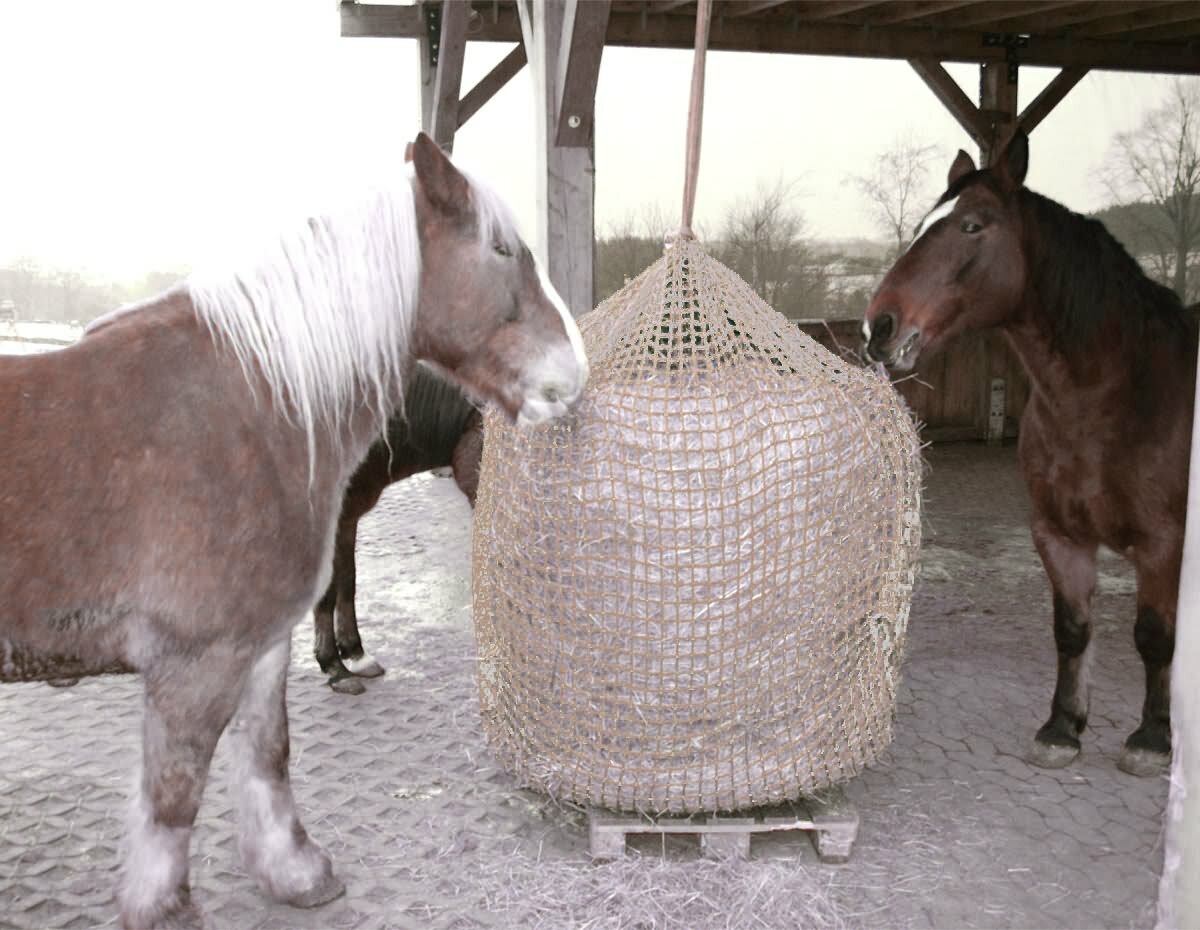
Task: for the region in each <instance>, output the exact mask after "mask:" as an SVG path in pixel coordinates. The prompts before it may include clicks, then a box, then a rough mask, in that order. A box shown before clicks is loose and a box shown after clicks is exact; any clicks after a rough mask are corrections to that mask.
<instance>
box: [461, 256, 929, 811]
mask: <svg viewBox="0 0 1200 930" xmlns="http://www.w3.org/2000/svg"><path fill="white" fill-rule="evenodd" d="M579 322H580V329H581V331H582V332H583V336H584V342H585V345H586V347H587V350H588V356H589V359H590V360H591V364H592V375H591V379H590V380H589V383H588V390H587V391H586V393H585V396H584V397H583V399H582V400H581V401H580V402H579V404H578V405H577V407H576V408H575V410H574V412H573V414H572V415H571V416H569V417H567V418H566V419H564V420H561V421H558V422H556V423H553V424H548V425H544V426H540V427H537V428H520V427H514V426H511V425H510V424H509V423H508V422H507V421H506V420H504V418H503V417H502V416H501V415H499V414H489V415H488V416H487V418H486V442H485V446H484V453H483V463H482V473H481V479H480V483H479V496H478V500H477V505H476V511H475V529H474V547H473V549H474V617H475V627H476V636H477V642H478V649H479V686H480V699H481V700H480V704H481V710H482V715H483V722H484V728H485V731H486V733H487V736H488V739H489V742H490V744H491V746H492V748H493V750H494V751H495V753H496V755H497V756H498V758H499V760H500V761H501V763H502V764H503V765H504V766H505V767H506V768H508V769H509V770H510V771H512V772H513V773H515V774H516V775H517V776H518V777H519V778H520V779H522V781H523V782H524V783H526V784H528V785H530V786H532V787H535V788H538V789H541V790H543V791H546V792H548V793H550V794H551V795H554V796H557V797H559V798H563V799H565V800H570V801H574V802H577V803H580V804H587V805H597V806H602V807H608V808H614V809H619V810H640V811H646V812H659V813H662V812H672V813H680V812H699V811H719V810H736V809H739V808H744V807H750V806H755V805H759V804H764V803H774V802H777V801H783V800H789V799H793V798H796V797H799V796H801V795H805V794H810V793H812V792H814V791H816V790H819V789H821V788H823V787H827V786H829V785H831V784H834V783H837V782H840V781H843V780H845V779H847V778H849V777H851V776H853V775H854V774H856V773H857V772H858V771H859V770H861V769H862V767H863V766H864V765H867V764H869V763H870V762H871V761H872V760H874V759H875V758H876V757H877V756H878V754H879V753H880V752H881V751H882V750H883V749H884V748H885V747H886V746H887V744H888V743H889V742H890V740H891V722H892V716H893V712H894V707H895V698H896V688H897V685H898V678H899V668H900V662H901V658H902V653H903V646H904V640H905V632H906V626H907V621H908V610H909V603H910V597H911V590H912V583H913V573H914V567H915V566H914V559H915V555H916V551H917V548H918V546H919V542H920V539H919V536H920V515H919V507H920V458H919V443H918V440H917V435H916V431H915V429H914V426H913V423H912V421H911V418H910V416H909V415H908V412H907V410H906V409H905V408H904V406H903V403H902V402H901V400H900V399H899V397H898V395H897V394H896V393H895V391H894V390H893V389H892V387H891V386H890V385H889V384H888V383H887V381H886V380H885V379H884V378H882V377H881V376H879V375H877V374H876V373H874V372H872V371H870V370H867V369H863V368H860V367H857V366H854V365H851V364H848V363H847V362H845V361H843V360H841V359H839V358H838V357H836V356H835V355H833V354H832V353H830V352H828V351H827V350H825V349H824V348H822V347H821V346H819V345H818V344H817V343H816V342H814V341H813V340H812V339H810V338H809V337H808V336H806V335H805V334H803V333H801V332H800V331H799V330H798V329H797V328H796V327H795V326H794V325H793V324H791V323H789V322H788V321H787V320H786V319H785V318H784V317H782V316H780V315H779V314H777V313H775V312H774V311H773V310H771V309H770V307H768V306H767V305H766V304H765V303H764V302H763V301H762V300H761V299H760V298H759V297H758V296H757V295H756V294H755V293H754V291H753V290H751V289H750V287H749V286H747V285H746V284H745V282H743V281H742V280H741V279H740V278H739V277H738V276H737V275H736V274H734V273H733V272H732V271H730V270H729V269H728V268H726V267H724V266H723V265H721V264H720V263H719V262H717V261H716V260H715V259H713V258H711V257H710V256H708V255H707V254H706V253H705V252H704V250H703V248H702V247H701V246H700V245H699V244H697V243H695V242H692V241H690V240H684V241H681V242H678V243H676V244H675V245H673V246H672V247H671V248H669V249H668V250H667V252H666V254H665V255H664V256H663V258H662V259H660V260H659V261H658V262H657V263H655V264H654V265H652V266H651V267H650V268H649V269H647V270H646V271H645V272H644V273H643V274H642V275H641V276H639V277H638V278H637V279H636V280H634V281H632V282H630V283H629V284H627V285H626V286H625V287H624V288H623V289H622V290H621V291H619V292H618V293H616V294H615V295H613V296H612V297H611V298H609V299H608V300H607V301H605V302H604V303H602V304H601V305H600V306H599V307H597V308H596V309H595V310H594V311H592V312H591V313H588V314H586V315H585V316H584V317H582V318H581V319H580V321H579Z"/></svg>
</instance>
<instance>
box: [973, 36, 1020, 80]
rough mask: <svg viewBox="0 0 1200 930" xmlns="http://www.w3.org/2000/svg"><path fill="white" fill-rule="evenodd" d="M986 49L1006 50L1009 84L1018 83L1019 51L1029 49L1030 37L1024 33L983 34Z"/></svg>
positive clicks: (1005, 58)
mask: <svg viewBox="0 0 1200 930" xmlns="http://www.w3.org/2000/svg"><path fill="white" fill-rule="evenodd" d="M983 44H984V47H985V48H1002V49H1004V60H1005V62H1006V63H1007V64H1008V83H1009V84H1016V83H1017V73H1018V71H1019V69H1020V66H1021V58H1020V55H1018V54H1017V51H1018V49H1023V48H1029V36H1028V34H1026V33H1023V32H985V33H984V34H983Z"/></svg>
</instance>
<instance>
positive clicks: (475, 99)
mask: <svg viewBox="0 0 1200 930" xmlns="http://www.w3.org/2000/svg"><path fill="white" fill-rule="evenodd" d="M524 67H525V46H524V44H521V45H518V46H517V47H516V48H514V49H513V50H512V51H511V52H509V53H508V54H507V55H505V56H504V57H503V58H502V59H500V61H499V62H498V63H497V64H496V66H495V67H494V68H492V70H491V71H489V72H488V73H487V74H485V75H484V76H483V77H482V78H480V79H479V83H477V84H476V85H475V86H474V87H472V88H471V89H470V90H469V91H468V92H467V95H466V96H465V97H463V98H462V100H460V101H459V102H458V125H459V128H460V129H461V128H462V126H463V124H464V123H465V122H466V121H467V120H469V119H470V118H471V117H472V116H474V115H475V114H476V113H478V112H479V108H480V107H482V106H483V105H484V104H485V103H487V102H488V101H489V100H491V99H492V97H494V96H495V95H496V92H497V91H499V90H500V88H501V87H503V86H504V85H505V84H507V83H508V82H509V81H511V80H512V79H513V78H514V77H516V75H517V74H518V73H520V71H521V69H522V68H524Z"/></svg>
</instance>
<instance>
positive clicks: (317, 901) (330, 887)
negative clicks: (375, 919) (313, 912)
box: [283, 872, 346, 907]
mask: <svg viewBox="0 0 1200 930" xmlns="http://www.w3.org/2000/svg"><path fill="white" fill-rule="evenodd" d="M345 893H346V885H345V883H344V882H343V881H342V880H341V879H340V878H338V877H337V876H336V875H334V874H333V873H332V872H330V873H328V874H327V875H325V877H324V878H322V879H321V881H320V882H318V883H317V885H316V886H315V887H313V888H310V889H309V890H308V891H302V892H300V894H297V895H293V896H292V897H290V898H284V899H283V903H284V904H290V905H291V906H292V907H320V906H321V905H322V904H328V903H329V902H330V901H332V900H334V899H335V898H340V897H341V896H342V895H344V894H345Z"/></svg>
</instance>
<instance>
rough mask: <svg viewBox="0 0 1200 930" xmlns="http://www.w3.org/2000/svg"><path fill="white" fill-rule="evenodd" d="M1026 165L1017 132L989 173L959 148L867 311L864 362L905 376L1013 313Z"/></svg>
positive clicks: (1024, 144)
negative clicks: (950, 344)
mask: <svg viewBox="0 0 1200 930" xmlns="http://www.w3.org/2000/svg"><path fill="white" fill-rule="evenodd" d="M1028 163H1029V142H1028V139H1027V137H1026V135H1025V133H1024V132H1023V131H1022V130H1019V129H1018V130H1017V131H1016V133H1015V134H1014V135H1013V137H1012V139H1010V140H1009V143H1008V145H1007V146H1006V147H1005V149H1004V151H1003V153H1002V154H1001V155H1000V157H999V159H998V160H997V161H996V163H995V164H994V165H993V166H992V167H990V168H986V169H983V170H978V169H976V167H975V162H974V161H973V160H972V159H971V156H970V155H968V154H967V153H966V152H964V151H961V150H960V151H959V153H958V157H957V158H955V159H954V163H953V164H952V165H951V166H950V172H949V176H948V178H947V184H946V192H945V193H944V194H942V196H941V198H940V199H939V200H938V202H937V204H936V205H935V206H934V208H933V209H932V210H931V211H930V212H929V214H928V215H927V216H926V217H925V219H924V220H922V222H921V224H920V226H918V227H917V231H916V233H915V235H914V237H913V240H912V243H911V244H910V245H909V247H908V249H907V251H905V252H904V253H902V254H901V255H900V256H899V257H898V258H897V259H896V262H895V264H894V265H892V267H891V269H890V270H889V271H888V273H887V274H886V275H884V278H883V280H882V281H881V282H880V284H879V287H878V289H877V290H876V291H875V296H874V298H872V300H871V303H870V306H868V307H867V312H866V316H865V318H864V319H863V325H862V337H863V347H864V351H865V354H866V356H867V358H869V359H870V360H871V361H876V362H883V363H884V364H886V365H887V366H888V367H890V368H895V369H898V370H900V371H908V370H910V369H912V368H913V366H915V365H916V363H917V359H918V358H919V357H920V356H921V354H922V353H932V352H935V351H936V350H937V349H939V348H941V346H942V345H944V344H945V343H946V342H947V341H948V340H949V339H951V338H952V337H953V336H955V335H957V334H959V333H961V332H964V331H967V330H971V329H982V328H985V327H988V326H996V325H999V324H1001V323H1003V322H1004V321H1005V320H1006V319H1008V318H1009V317H1010V316H1011V314H1012V313H1013V311H1014V310H1015V309H1016V308H1017V307H1018V306H1019V305H1020V301H1021V297H1022V294H1023V292H1024V288H1025V281H1026V276H1027V270H1026V262H1025V259H1024V252H1023V249H1022V235H1021V229H1022V225H1021V218H1020V211H1019V210H1018V209H1017V204H1016V197H1015V194H1016V192H1017V191H1018V190H1019V189H1020V188H1021V185H1022V184H1023V183H1024V180H1025V171H1026V168H1027V166H1028Z"/></svg>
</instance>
